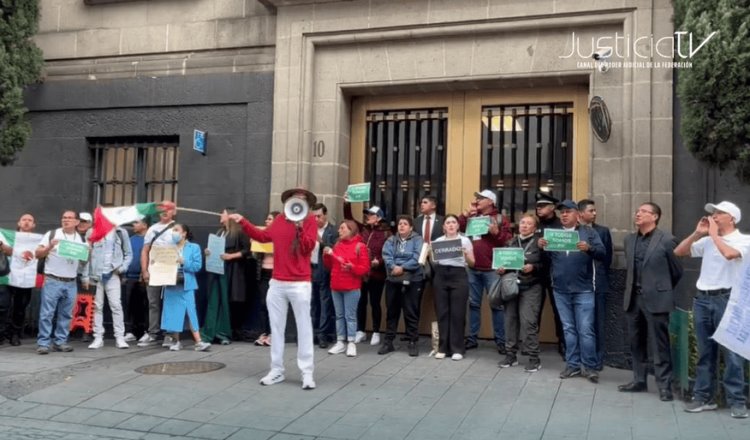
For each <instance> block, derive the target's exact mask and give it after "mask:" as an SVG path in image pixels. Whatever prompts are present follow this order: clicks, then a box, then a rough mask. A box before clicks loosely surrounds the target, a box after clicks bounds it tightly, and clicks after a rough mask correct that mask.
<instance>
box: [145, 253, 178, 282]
mask: <svg viewBox="0 0 750 440" xmlns="http://www.w3.org/2000/svg"><path fill="white" fill-rule="evenodd" d="M177 258H179V253H178V252H177V248H176V247H175V246H154V247H152V248H151V251H150V253H149V261H148V273H149V275H150V278H149V280H148V285H149V286H174V285H175V284H177V269H178V267H179V263H177Z"/></svg>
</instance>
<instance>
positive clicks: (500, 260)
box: [492, 248, 523, 270]
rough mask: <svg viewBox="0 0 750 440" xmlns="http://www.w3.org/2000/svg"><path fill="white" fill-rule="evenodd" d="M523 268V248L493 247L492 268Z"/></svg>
mask: <svg viewBox="0 0 750 440" xmlns="http://www.w3.org/2000/svg"><path fill="white" fill-rule="evenodd" d="M501 267H502V268H503V269H513V270H521V269H523V249H521V248H493V249H492V268H493V269H499V268H501Z"/></svg>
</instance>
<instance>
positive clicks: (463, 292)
mask: <svg viewBox="0 0 750 440" xmlns="http://www.w3.org/2000/svg"><path fill="white" fill-rule="evenodd" d="M443 232H444V233H445V235H443V236H442V237H439V238H436V239H435V240H433V241H432V250H433V254H432V255H433V261H434V262H435V279H434V281H433V285H434V286H435V315H436V316H437V320H438V333H439V334H440V338H439V340H440V342H439V345H438V352H437V353H436V354H435V359H445V357H446V356H451V359H453V360H454V361H460V360H461V359H463V358H464V353H465V352H466V346H465V344H464V328H465V327H466V303H467V302H468V300H469V276H468V274H467V273H466V267H473V266H474V247H473V246H472V244H471V240H469V239H468V238H466V237H464V236H463V235H461V234H459V233H458V216H456V215H453V214H448V215H447V216H446V217H445V220H443ZM456 254H457V255H456Z"/></svg>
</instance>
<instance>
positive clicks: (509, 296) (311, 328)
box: [0, 188, 750, 418]
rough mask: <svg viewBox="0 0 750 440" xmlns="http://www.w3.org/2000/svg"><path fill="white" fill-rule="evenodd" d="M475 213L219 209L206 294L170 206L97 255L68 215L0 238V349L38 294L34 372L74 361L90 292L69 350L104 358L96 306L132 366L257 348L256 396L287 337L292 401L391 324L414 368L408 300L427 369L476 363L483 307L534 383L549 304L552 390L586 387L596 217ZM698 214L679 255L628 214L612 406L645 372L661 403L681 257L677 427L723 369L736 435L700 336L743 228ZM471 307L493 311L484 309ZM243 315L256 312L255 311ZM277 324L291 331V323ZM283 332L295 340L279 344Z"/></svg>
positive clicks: (597, 360)
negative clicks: (689, 386)
mask: <svg viewBox="0 0 750 440" xmlns="http://www.w3.org/2000/svg"><path fill="white" fill-rule="evenodd" d="M474 195H475V198H474V200H473V202H472V203H471V204H470V205H469V206H468V207H467V209H466V210H465V211H463V212H461V213H459V214H458V215H454V214H448V215H445V216H443V215H440V214H438V213H437V206H438V200H437V199H436V198H435V197H434V196H431V195H425V196H424V197H423V198H422V199H421V200H420V207H419V211H420V212H419V213H418V216H417V217H416V218H414V217H412V216H411V215H409V214H401V215H394V216H392V217H393V219H394V221H395V223H394V228H393V229H392V228H391V226H390V225H389V223H388V221H387V218H386V215H385V213H384V211H383V210H382V209H381V208H380V207H378V206H369V207H367V208H365V209H363V222H359V221H358V220H356V219H355V218H354V215H353V212H352V204H351V203H350V202H349V201H348V199H346V197H345V202H344V206H343V211H344V217H345V218H344V220H342V221H341V222H339V223H338V224H337V225H334V224H332V223H331V222H330V221H329V218H328V208H327V207H326V206H325V205H323V204H322V203H317V198H316V196H315V195H314V194H313V193H311V192H309V191H307V190H304V189H300V188H295V189H290V190H288V191H285V192H284V193H283V194H282V197H281V199H282V202H284V203H286V202H287V201H288V200H290V199H292V198H294V199H295V200H297V199H301V200H303V201H304V202H305V203H306V204H307V205H308V206H309V207H310V209H309V211H310V212H309V215H307V216H306V217H304V218H295V219H290V218H289V216H288V214H287V213H279V212H271V213H269V215H268V216H267V218H266V220H265V224H264V225H263V226H256V225H254V224H252V223H251V222H250V221H248V220H247V219H245V218H244V217H243V216H242V215H241V214H240V213H238V212H236V211H235V210H234V209H231V208H227V209H225V210H223V211H222V212H221V216H220V219H219V223H220V224H219V229H218V231H217V232H216V235H217V236H219V237H223V239H224V243H225V249H224V252H223V253H222V254H221V255H220V256H219V257H220V259H221V261H223V264H224V271H223V274H217V273H208V274H207V275H206V276H205V277H202V276H201V277H197V276H196V275H197V274H198V273H200V272H202V271H203V266H204V260H205V259H206V258H208V257H210V256H211V252H210V251H209V249H208V248H207V247H205V248H204V249H201V246H199V245H198V244H197V243H194V242H193V236H192V234H191V231H190V227H189V226H188V225H186V224H182V223H178V222H177V221H176V220H175V216H176V212H177V208H176V206H175V204H174V203H173V202H171V201H163V202H161V203H160V210H159V218H158V221H156V222H155V223H154V224H152V225H150V226H149V225H148V224H147V223H146V222H145V221H144V220H145V219H144V220H139V221H135V222H133V223H132V224H129V225H115V227H114V228H113V229H112V230H111V231H109V232H107V233H106V234H105V235H104V236H103V238H99V237H95V239H92V231H91V229H90V227H91V223H92V220H93V219H92V216H91V214H89V213H76V212H74V211H65V212H63V213H62V218H61V225H60V227H58V228H55V229H52V230H50V231H46V232H45V233H44V234H42V235H41V236H35V237H37V238H38V239H39V241H38V243H36V244H35V245H34V246H33V247H31V248H29V247H28V246H26V247H22V246H20V245H19V246H14V243H13V239H12V238H9V237H8V236H7V234H6V235H0V252H1V253H2V254H5V255H6V256H7V257H8V262H9V264H8V265H9V273H8V281H7V286H6V287H5V288H4V289H2V292H3V294H2V295H0V296H2V301H0V306H1V307H0V327H3V328H0V342H1V341H3V340H5V339H8V340H9V342H10V344H12V345H21V343H22V342H21V336H22V330H23V328H24V319H25V316H26V308H27V306H28V304H29V302H30V298H31V296H32V292H33V290H34V289H35V288H41V292H40V311H39V317H38V328H39V332H38V337H37V344H36V345H37V348H36V350H37V352H38V353H39V354H48V353H49V352H50V351H63V352H66V351H72V350H73V347H72V346H71V345H70V344H69V332H70V328H71V322H72V321H73V318H74V317H73V310H74V304H75V303H76V301H77V295H79V294H80V292H84V293H86V292H89V293H90V294H91V295H92V296H93V301H92V302H93V306H92V312H93V320H92V321H93V326H91V328H87V329H86V330H85V331H84V335H83V337H84V338H88V337H90V338H91V341H90V342H91V343H90V345H88V348H89V349H92V350H95V349H100V348H102V347H103V346H104V345H105V338H104V336H105V326H104V306H105V303H107V304H108V306H109V310H110V311H111V321H112V330H113V336H114V341H115V342H114V343H115V346H116V347H117V348H120V349H126V348H128V347H129V343H130V342H135V341H136V337H137V335H139V336H140V338H139V339H137V345H138V346H141V347H146V346H150V345H157V344H161V345H163V346H164V347H167V348H168V349H169V350H173V351H178V350H181V349H182V348H183V344H182V341H181V340H180V335H181V334H182V333H183V330H185V329H186V325H187V329H188V330H189V331H190V334H191V336H192V338H193V340H194V349H195V350H198V351H203V350H208V349H210V347H211V344H214V343H218V344H230V343H232V341H236V340H245V341H248V340H251V341H253V342H254V343H255V344H256V345H258V346H266V347H270V351H271V369H270V371H269V373H268V374H267V375H266V376H264V377H263V378H262V379H261V380H260V382H261V384H263V385H272V384H276V383H279V382H282V381H284V380H285V376H284V372H285V370H284V362H283V360H284V357H283V355H284V345H285V342H286V341H287V339H288V338H290V337H294V338H296V341H297V363H298V366H299V369H300V372H301V374H302V387H303V389H313V388H315V381H314V378H313V370H314V362H313V358H314V346H315V345H318V347H319V348H321V349H326V350H327V352H328V353H329V354H331V355H336V354H345V355H346V356H348V357H356V356H357V344H362V343H365V342H367V341H368V335H367V333H366V330H367V329H368V328H369V329H370V330H371V332H370V335H369V343H370V344H371V345H374V346H377V347H378V349H377V353H378V354H381V355H384V354H387V353H390V352H393V351H395V350H396V349H397V348H398V347H399V346H400V344H398V340H397V339H396V338H397V333H398V329H399V323H400V321H401V319H402V316H403V329H404V335H403V336H402V337H401V338H400V340H401V341H405V342H406V345H405V349H406V351H407V353H408V355H409V356H418V355H419V344H418V339H419V323H420V318H421V316H422V310H421V307H422V297H423V294H424V292H425V288H426V287H428V286H431V288H432V292H433V295H434V307H435V316H436V319H437V332H436V333H437V335H438V343H437V346H436V349H435V350H434V351H433V353H431V355H433V356H434V358H435V359H438V360H440V359H445V358H450V359H452V360H454V361H460V360H462V359H463V358H464V357H465V356H466V352H467V350H471V349H476V348H478V346H479V344H478V341H477V338H478V335H479V330H480V327H481V317H482V307H483V306H484V305H486V304H488V305H489V306H490V308H491V310H490V316H491V318H492V319H491V322H492V336H493V342H494V343H495V347H496V349H497V351H498V353H499V354H500V356H501V360H500V361H499V362H498V366H499V367H500V368H512V367H514V366H517V365H518V364H519V360H520V359H521V358H522V357H524V358H525V366H524V367H523V368H524V371H526V372H529V373H533V372H536V371H538V370H539V369H540V368H542V364H541V361H540V357H539V353H540V344H539V326H540V320H541V316H542V309H543V306H544V304H545V298H547V299H549V303H550V305H551V306H552V308H553V312H554V316H555V322H556V331H557V335H558V338H559V350H560V353H561V355H562V356H563V358H564V360H565V364H566V365H565V368H564V370H563V371H562V372H561V373H560V378H561V379H567V378H572V377H575V376H582V377H584V378H586V379H587V380H589V381H591V382H594V383H596V382H598V380H599V373H600V372H601V370H602V369H603V366H604V359H605V344H604V340H605V322H606V320H607V316H606V313H605V311H606V299H607V292H608V291H609V285H608V284H609V274H608V273H609V269H610V265H611V263H612V257H613V244H612V237H611V234H610V231H609V229H608V228H607V227H605V226H602V225H600V224H598V223H596V206H595V203H594V201H592V200H588V199H586V200H581V201H579V202H577V203H576V202H574V201H573V200H562V201H560V200H557V199H555V198H554V197H552V196H551V195H549V194H547V193H543V192H537V194H536V199H535V202H536V212H533V213H531V212H529V213H523V214H522V215H521V216H519V218H518V219H516V220H517V230H516V231H515V233H514V231H512V228H511V221H510V219H509V218H508V216H507V215H504V214H503V212H502V209H501V207H499V206H497V205H498V204H497V197H496V194H495V192H494V191H492V190H488V189H487V190H483V191H481V192H477V193H475V194H474ZM706 211H707V213H708V214H709V215H707V216H704V217H701V219H700V220H699V222H698V225H697V226H696V229H695V231H694V232H693V233H692V234H691V235H690V236H688V237H686V238H685V239H684V240H683V241H682V242H680V243H679V244H678V243H677V241H676V240H675V238H674V237H673V236H672V235H670V234H669V233H668V232H666V231H663V230H661V229H659V227H658V225H659V220H660V219H661V215H662V213H661V208H660V207H659V206H658V205H657V204H655V203H652V202H646V203H643V204H642V205H640V206H639V207H638V210H637V211H636V212H635V215H634V223H635V226H636V231H635V232H633V233H631V234H629V235H628V236H627V237H626V239H625V242H624V252H625V262H626V268H627V279H626V285H625V293H624V298H623V308H624V311H625V316H626V320H627V326H628V329H629V334H630V336H631V349H632V358H633V380H632V382H630V383H627V384H623V385H621V386H619V390H620V391H622V392H642V391H646V390H647V380H646V379H647V373H648V371H649V362H651V363H653V373H654V376H655V379H656V384H657V386H658V388H659V398H660V399H661V400H663V401H671V400H673V395H672V381H673V372H672V354H671V347H670V339H669V331H668V325H669V314H670V312H671V311H672V310H674V303H675V300H674V289H675V286H676V285H677V283H678V282H679V280H680V278H681V277H682V273H683V270H682V265H681V263H680V260H679V257H687V256H690V257H694V258H701V259H702V261H701V271H700V276H699V278H698V281H697V283H696V288H697V295H696V297H695V300H694V318H695V328H696V338H697V343H698V352H699V359H698V365H697V370H696V384H695V387H694V390H693V399H692V400H691V401H690V402H688V403H687V405H686V408H685V410H686V411H688V412H700V411H706V410H713V409H716V407H717V405H716V403H715V400H714V398H715V393H716V383H715V382H716V381H715V376H716V369H717V368H718V354H719V352H722V353H723V363H724V380H723V385H724V387H725V395H726V399H727V403H728V404H729V405H730V407H731V415H732V416H733V417H737V418H743V417H747V410H746V408H745V405H746V397H747V396H746V391H745V388H746V385H747V383H746V382H747V380H746V376H745V375H744V369H745V363H746V361H745V360H744V359H743V358H742V357H741V356H739V355H738V354H736V353H733V352H731V351H729V350H727V349H725V348H723V347H720V346H719V345H717V343H716V342H715V341H714V340H712V339H711V336H712V335H713V333H714V331H715V330H716V327H717V325H718V323H719V321H720V320H721V317H722V315H723V313H724V310H725V309H726V307H727V302H728V297H729V294H730V292H731V289H732V287H733V286H734V285H735V281H736V280H738V279H739V277H740V276H741V275H742V273H741V270H742V268H743V265H742V260H743V259H744V257H745V256H746V253H747V252H748V251H749V250H750V236H747V235H744V234H741V233H740V232H739V230H738V229H737V228H736V224H737V223H739V221H740V220H741V212H740V209H739V208H738V207H737V206H736V205H734V204H733V203H731V202H726V201H725V202H721V203H719V204H708V205H706ZM558 213H559V216H558ZM97 219H98V217H97ZM478 220H482V221H483V222H485V228H484V229H479V232H477V230H475V229H473V228H474V226H473V225H476V224H477V223H479V222H478ZM123 226H127V228H128V229H129V230H130V232H129V231H128V229H126V228H125V227H123ZM35 228H36V224H35V219H34V217H33V215H32V214H29V213H26V214H23V215H22V216H21V217H20V219H19V221H18V224H17V228H16V232H15V233H16V234H18V237H21V236H22V234H27V235H24V236H25V237H28V236H30V235H28V234H33V233H34V232H35ZM545 231H546V232H545ZM553 232H554V233H559V234H567V235H566V236H568V237H574V238H575V239H574V240H573V241H572V242H571V243H569V244H570V247H567V248H560V247H558V246H559V245H560V243H559V242H557V241H556V239H555V238H553V237H555V236H556V235H555V234H552V233H553ZM39 237H40V238H39ZM64 242H73V243H79V244H84V245H88V249H89V253H88V258H86V259H76V258H72V257H71V256H70V255H68V254H67V253H64V252H61V246H60V244H61V243H64ZM268 243H270V244H272V246H269V245H266V244H268ZM447 244H454V246H455V252H454V253H452V254H450V255H449V256H448V257H446V258H443V257H440V256H438V254H437V253H435V252H434V250H435V249H438V248H442V247H441V246H444V245H447ZM256 245H258V246H257V247H256ZM158 247H170V248H172V249H173V250H174V252H175V255H176V256H177V257H176V260H177V261H176V265H177V276H176V279H175V282H174V284H173V285H166V286H163V285H153V284H154V283H152V282H150V281H151V275H152V274H151V271H152V270H153V266H152V265H153V261H151V258H152V255H153V254H152V251H153V250H154V249H156V248H158ZM511 248H515V249H517V251H514V252H515V254H516V255H519V256H521V255H522V260H523V261H522V262H520V261H519V264H518V266H516V267H502V265H501V264H498V263H497V262H496V261H495V259H496V257H497V253H496V251H497V250H498V249H511ZM431 249H432V250H433V252H431V251H430V250H431ZM446 255H447V254H446ZM214 257H215V255H214ZM519 258H520V257H519ZM748 267H750V266H748ZM0 268H2V265H0ZM0 273H1V272H0ZM199 279H200V280H205V283H206V285H205V286H202V287H204V290H205V292H206V307H205V313H204V316H202V317H200V319H199V316H198V308H197V307H196V291H197V290H198V288H199V286H198V280H199ZM250 292H254V294H251V293H250ZM498 292H499V293H498ZM383 294H385V313H383V310H382V307H381V304H382V301H383ZM485 296H489V297H490V301H483V299H484V297H485ZM256 297H257V304H258V307H254V304H253V301H252V300H253V298H256ZM290 306H291V309H292V311H293V313H289V308H290ZM202 309H203V308H202ZM256 309H257V310H256ZM368 310H369V313H368ZM384 315H385V316H384ZM288 317H290V318H293V322H294V324H291V322H290V325H289V326H287V318H288ZM384 317H385V320H384V321H385V322H383V318H384ZM467 321H468V322H467ZM383 323H384V324H385V326H384V327H383ZM200 324H202V327H201V326H200ZM295 328H296V332H295ZM250 329H252V331H253V333H254V334H253V336H252V337H249V336H248V332H249V331H250Z"/></svg>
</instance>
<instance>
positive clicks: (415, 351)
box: [408, 341, 419, 357]
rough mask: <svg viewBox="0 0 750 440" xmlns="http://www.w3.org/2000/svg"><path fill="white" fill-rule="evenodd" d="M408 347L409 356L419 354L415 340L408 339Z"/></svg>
mask: <svg viewBox="0 0 750 440" xmlns="http://www.w3.org/2000/svg"><path fill="white" fill-rule="evenodd" d="M408 347H409V356H411V357H417V356H419V347H418V346H417V343H416V342H414V341H410V342H409V345H408Z"/></svg>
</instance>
